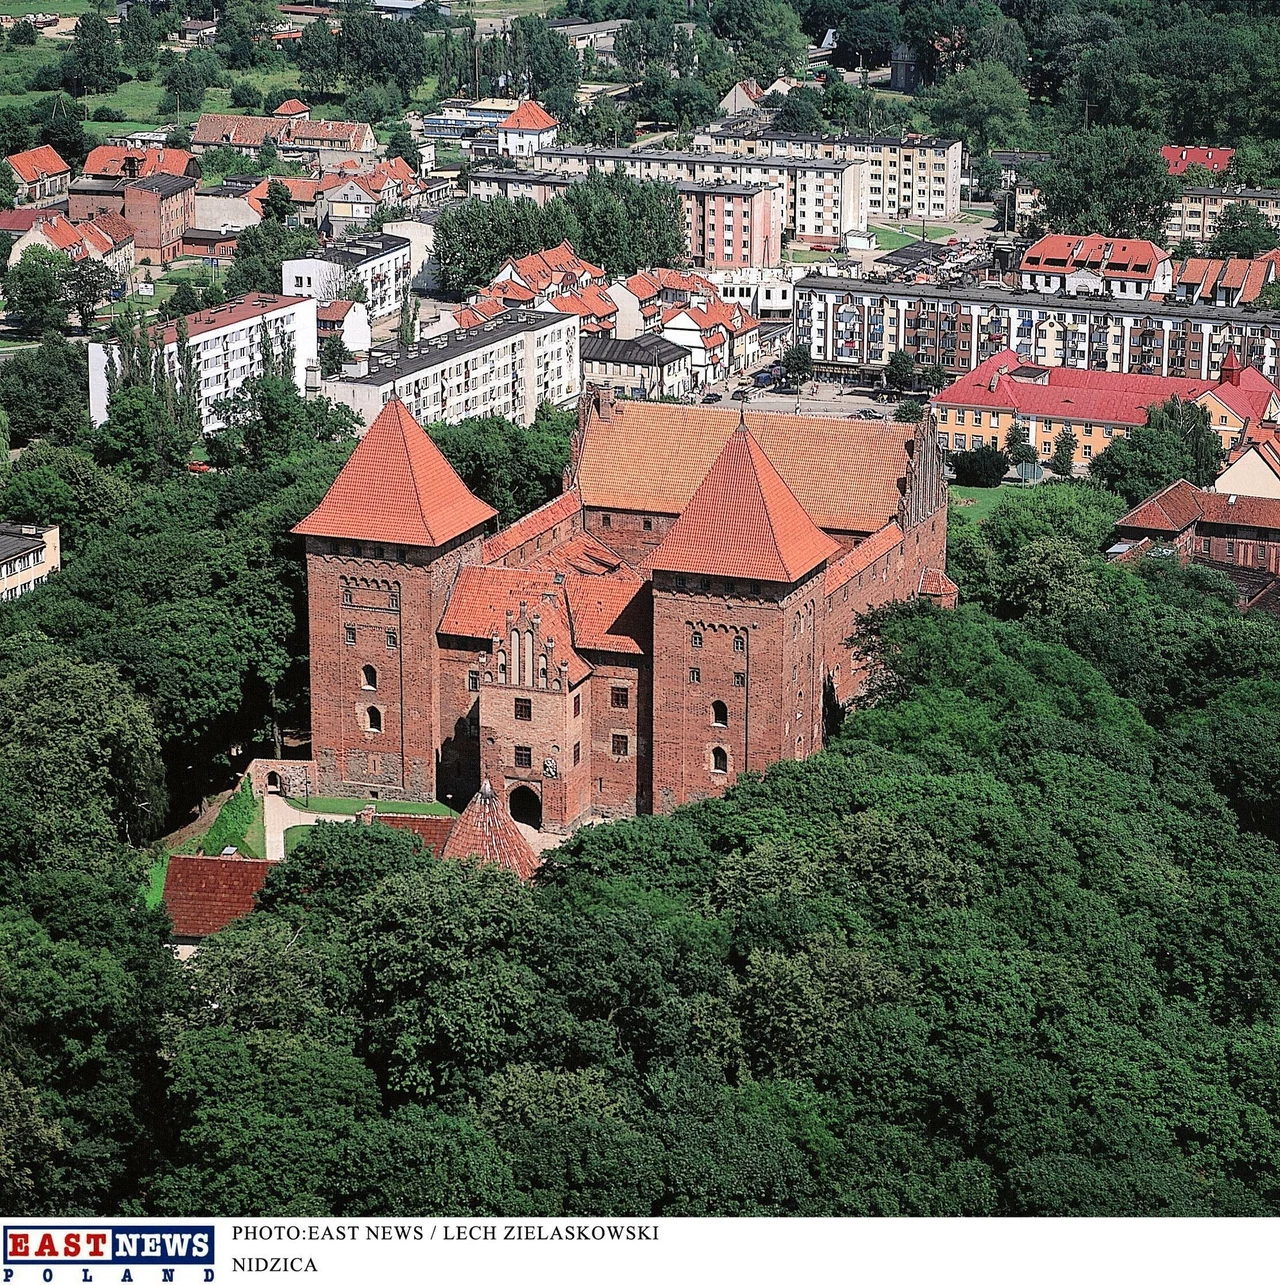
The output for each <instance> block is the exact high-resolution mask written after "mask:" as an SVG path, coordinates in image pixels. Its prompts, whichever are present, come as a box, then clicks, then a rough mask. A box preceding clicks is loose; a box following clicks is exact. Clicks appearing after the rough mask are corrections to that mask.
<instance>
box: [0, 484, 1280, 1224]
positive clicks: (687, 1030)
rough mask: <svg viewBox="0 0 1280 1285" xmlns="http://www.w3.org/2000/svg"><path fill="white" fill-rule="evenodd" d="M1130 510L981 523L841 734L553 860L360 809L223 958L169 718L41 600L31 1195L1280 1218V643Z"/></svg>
mask: <svg viewBox="0 0 1280 1285" xmlns="http://www.w3.org/2000/svg"><path fill="white" fill-rule="evenodd" d="M276 467H285V465H284V464H281V465H278V466H276ZM298 485H300V486H301V485H303V483H302V482H301V481H299V483H298ZM1122 506H1123V501H1121V500H1120V499H1119V498H1118V497H1115V496H1112V495H1109V494H1108V493H1106V492H1103V491H1101V490H1099V489H1097V487H1096V486H1094V485H1091V484H1087V483H1050V484H1045V485H1042V486H1040V487H1037V488H1035V489H1034V490H1033V491H1031V492H1030V493H1027V494H1014V495H1011V496H1009V497H1006V498H1004V499H1003V500H1002V501H1001V502H1000V503H999V504H998V505H997V507H996V508H995V509H994V511H993V513H992V515H991V516H990V517H989V518H988V519H987V520H986V521H985V522H983V523H982V524H980V525H977V524H973V523H970V522H968V521H966V520H965V517H964V514H963V511H962V510H960V511H957V512H956V513H954V514H953V519H952V523H953V530H952V563H951V565H952V568H953V572H952V573H953V575H955V577H956V579H957V580H958V581H959V582H960V584H961V586H962V589H963V591H964V596H965V599H966V605H964V606H962V607H961V608H960V609H958V610H956V611H954V612H941V611H937V610H934V609H932V608H929V607H925V606H901V607H898V608H895V609H893V610H890V611H887V612H884V613H882V614H880V615H878V616H877V617H876V618H874V619H873V620H870V621H868V622H867V624H868V630H867V632H866V634H865V638H866V646H867V650H868V658H869V661H870V662H871V663H872V664H873V665H874V669H873V673H874V675H875V677H874V681H873V683H872V685H871V688H870V690H869V693H868V697H867V699H866V700H865V701H864V702H862V704H861V706H860V707H859V708H856V709H854V710H851V711H849V712H848V714H847V716H846V717H845V719H844V721H843V725H842V726H840V727H838V728H836V727H833V728H832V734H831V743H830V747H829V748H828V749H827V750H826V751H825V752H823V753H822V754H820V755H818V756H816V757H815V758H813V759H811V760H809V761H808V762H804V763H783V764H779V765H778V766H776V767H775V768H773V769H771V770H770V771H769V772H768V773H767V774H766V775H765V777H764V778H763V779H752V778H749V779H745V780H743V781H741V782H739V784H738V785H737V786H736V787H735V788H734V789H733V790H732V791H731V792H730V793H729V795H728V797H726V798H725V799H723V800H718V801H712V802H706V803H702V804H697V805H694V806H691V807H687V808H684V809H681V810H680V811H678V812H677V813H675V814H674V815H671V816H667V817H660V818H640V819H637V820H634V821H626V822H619V823H614V824H609V825H602V826H596V827H591V828H589V829H587V830H584V831H582V832H580V833H579V834H577V835H576V836H574V837H573V838H572V839H571V840H569V841H568V842H567V843H566V844H565V845H563V846H562V847H561V848H560V849H559V850H557V851H556V852H555V853H554V854H553V856H552V858H551V860H550V861H549V863H548V865H547V866H546V867H545V869H544V871H543V872H542V873H541V875H540V877H539V878H538V880H537V881H536V883H535V885H534V886H533V887H525V886H523V885H521V884H519V883H518V882H517V881H516V880H515V879H514V878H512V877H511V876H509V875H507V874H505V873H503V872H501V871H499V870H497V869H495V868H491V867H476V866H473V865H469V864H461V863H452V862H440V861H436V860H435V859H433V858H431V857H430V856H428V855H426V854H424V853H423V852H422V850H421V849H420V848H419V847H418V846H417V845H416V842H415V841H414V840H413V839H412V838H411V837H409V836H407V835H404V834H402V833H399V832H394V831H391V830H387V829H383V828H380V827H373V828H366V827H356V826H331V827H324V826H322V827H319V828H318V829H317V830H316V832H315V833H314V834H313V835H312V836H311V837H310V838H309V839H308V840H307V841H306V842H304V844H303V845H302V846H301V847H300V848H299V849H298V850H297V852H296V853H295V854H294V855H293V856H292V857H291V858H290V860H289V862H288V863H287V864H285V865H283V866H281V867H278V868H276V869H274V870H273V871H272V872H271V874H270V876H269V878H268V881H267V886H266V888H265V889H264V891H263V893H262V895H261V898H260V904H259V909H258V910H257V911H256V912H255V913H254V914H253V915H252V916H250V917H249V918H247V919H245V920H242V921H240V922H239V923H237V924H235V925H233V926H232V927H231V928H229V929H227V930H226V931H224V932H223V933H221V934H219V935H218V936H217V937H216V938H214V939H212V940H210V941H209V942H208V943H207V944H206V945H205V947H204V948H203V949H202V950H201V951H200V953H199V954H198V955H197V957H196V960H195V962H194V963H193V964H192V965H191V966H189V967H187V968H186V969H181V968H179V967H178V966H177V965H176V964H174V963H173V961H172V960H171V959H170V957H169V955H168V953H167V951H166V950H165V947H164V940H165V933H166V928H167V924H166V921H165V917H164V914H163V912H162V911H154V912H151V911H147V910H145V909H144V908H143V905H142V903H141V901H140V899H139V896H138V892H137V889H138V883H139V880H140V877H141V868H142V858H141V857H140V855H139V853H138V851H137V848H136V846H135V845H136V844H137V842H138V840H137V839H136V837H135V827H136V821H135V818H137V817H138V816H139V815H142V814H144V813H145V810H146V805H147V803H148V800H154V799H155V798H156V795H157V791H159V790H161V789H162V785H161V775H160V774H161V755H160V748H159V745H160V729H158V728H157V726H156V723H155V720H154V718H153V716H152V714H151V713H150V711H149V709H148V708H147V706H146V705H145V704H144V703H143V702H141V701H140V700H139V699H138V697H137V696H136V695H134V694H133V692H132V691H131V690H130V689H129V687H128V685H127V683H126V682H125V681H124V680H123V679H122V678H121V676H120V673H119V670H118V669H117V668H116V667H115V665H113V664H109V663H105V662H101V661H95V660H89V659H86V658H84V657H79V656H74V655H69V654H67V652H66V651H64V650H63V648H64V647H66V646H67V645H68V644H67V642H66V641H65V640H64V641H63V642H62V643H61V644H59V643H51V642H49V641H48V639H47V637H45V636H43V635H41V634H38V633H33V632H31V630H32V629H33V628H34V627H35V626H36V625H37V624H38V623H40V622H38V621H37V620H35V619H33V618H32V617H30V616H26V615H24V616H22V617H19V618H18V619H17V623H19V624H21V625H22V627H23V628H24V630H25V632H23V633H12V632H10V633H9V636H8V637H7V639H6V641H5V642H4V644H3V645H2V646H0V718H3V719H4V720H5V723H6V734H5V735H3V736H0V745H4V746H5V747H6V748H5V750H4V751H3V755H4V757H3V759H2V760H0V776H3V778H4V779H5V781H6V783H8V784H10V785H11V786H12V787H13V788H7V789H4V790H2V791H0V798H2V799H3V800H4V804H3V811H0V861H2V862H3V864H2V865H0V871H2V874H0V878H2V880H3V897H2V899H0V905H2V906H3V909H0V1033H2V1035H3V1040H4V1047H5V1049H6V1051H7V1058H6V1063H5V1067H4V1069H3V1071H0V1153H2V1154H4V1155H6V1157H8V1158H9V1159H10V1163H8V1164H6V1165H3V1166H0V1203H2V1204H3V1205H4V1207H6V1208H9V1209H12V1210H15V1211H21V1212H24V1213H31V1214H35V1213H42V1212H53V1211H58V1212H61V1213H71V1212H90V1211H93V1212H104V1213H105V1212H123V1211H155V1212H165V1213H172V1214H190V1213H219V1214H237V1213H246V1214H247V1213H259V1214H261V1213H265V1212H270V1213H274V1214H323V1213H334V1214H344V1215H362V1214H369V1215H373V1214H384V1213H444V1212H451V1213H459V1214H462V1213H472V1214H482V1213H496V1212H502V1213H509V1214H510V1213H526V1214H586V1213H592V1214H605V1213H618V1214H645V1215H649V1214H668V1215H675V1214H701V1213H720V1214H763V1213H783V1214H815V1215H817V1214H858V1213H882V1214H991V1213H1003V1214H1044V1213H1053V1214H1065V1213H1078V1214H1125V1215H1132V1214H1142V1213H1152V1214H1155V1213H1168V1214H1174V1213H1177V1214H1205V1215H1208V1214H1267V1213H1275V1212H1276V1210H1277V1204H1278V1201H1280V1193H1278V1191H1277V1180H1278V1172H1277V1166H1278V1165H1280V1099H1277V1095H1276V1089H1275V1085H1276V1082H1277V1071H1278V1070H1280V1067H1278V1065H1277V1060H1278V1057H1280V1054H1278V1053H1277V1048H1276V1042H1275V1035H1274V1032H1275V1023H1276V1020H1277V1016H1278V1014H1280V940H1277V937H1278V933H1280V900H1278V898H1280V854H1278V852H1277V849H1276V846H1275V844H1276V840H1277V838H1280V810H1278V809H1277V798H1276V786H1275V784H1274V783H1275V781H1276V780H1277V779H1278V777H1280V774H1278V773H1277V771H1276V770H1275V768H1276V765H1275V763H1274V760H1275V756H1276V753H1277V750H1276V746H1277V745H1278V744H1280V672H1278V671H1280V648H1278V647H1277V641H1278V639H1277V627H1276V625H1275V624H1274V623H1273V622H1272V621H1271V619H1270V618H1268V617H1253V616H1242V615H1240V614H1239V612H1238V611H1237V610H1236V608H1235V607H1234V605H1233V602H1234V598H1233V593H1232V591H1231V588H1230V586H1229V585H1228V584H1227V583H1226V582H1225V581H1224V580H1222V579H1221V578H1220V577H1219V576H1218V575H1216V574H1215V573H1213V572H1209V571H1206V570H1203V569H1198V568H1187V569H1184V568H1181V567H1179V566H1177V565H1176V564H1170V563H1166V562H1162V561H1147V562H1144V563H1141V564H1138V565H1137V566H1136V567H1123V566H1117V565H1109V564H1107V563H1106V562H1105V561H1103V560H1102V559H1101V558H1100V556H1099V554H1098V549H1099V548H1100V547H1101V546H1102V544H1103V542H1104V541H1105V540H1106V538H1107V535H1108V533H1109V531H1110V529H1111V524H1112V523H1113V521H1114V519H1115V517H1116V516H1117V514H1118V512H1119V511H1120V509H1121V508H1122ZM68 575H70V573H68ZM54 615H55V618H56V613H54ZM9 619H10V621H11V622H12V620H13V617H12V616H10V617H9ZM33 706H34V707H35V709H34V711H33ZM98 708H101V709H103V710H105V711H107V713H106V714H105V715H104V716H103V717H102V718H101V719H100V720H95V719H94V718H92V717H86V716H85V715H86V714H87V712H88V711H90V710H91V709H98ZM33 713H34V715H35V717H33ZM19 721H21V723H22V724H23V730H22V734H21V736H19V735H18V723H19ZM33 726H35V727H38V728H41V729H45V728H47V731H45V730H42V732H41V734H40V735H39V736H38V737H36V738H34V739H33V735H32V730H31V729H32V727H33ZM36 768H39V769H40V771H39V772H37V771H35V770H34V769H36ZM73 768H74V775H72V769H73ZM54 783H56V786H57V788H46V785H48V786H50V787H52V785H53V784H54ZM152 806H157V804H156V803H155V802H153V803H152ZM32 836H34V838H33V837H32ZM45 836H52V839H53V840H56V842H54V841H52V840H51V841H46V839H45ZM55 1014H56V1018H55V1017H54V1016H53V1015H55Z"/></svg>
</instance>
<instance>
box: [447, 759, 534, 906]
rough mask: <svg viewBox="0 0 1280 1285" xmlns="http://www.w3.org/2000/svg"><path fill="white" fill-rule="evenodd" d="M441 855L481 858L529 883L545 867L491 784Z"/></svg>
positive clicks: (478, 795) (464, 815)
mask: <svg viewBox="0 0 1280 1285" xmlns="http://www.w3.org/2000/svg"><path fill="white" fill-rule="evenodd" d="M440 855H441V856H442V857H444V858H445V859H446V860H449V861H461V860H465V859H466V858H467V857H479V859H480V860H481V861H483V862H485V863H486V864H491V865H496V866H501V867H502V868H503V869H504V870H510V871H511V873H512V874H513V875H515V876H516V877H517V878H518V879H523V880H524V881H525V882H526V883H527V882H528V881H529V880H530V879H532V878H533V876H534V874H535V873H536V872H537V869H538V867H539V866H540V865H541V864H542V859H541V857H539V856H538V854H537V853H536V852H534V850H533V848H532V847H530V846H529V841H528V839H526V838H525V837H524V835H522V834H521V833H520V830H519V828H518V827H517V826H516V823H515V822H514V821H513V820H512V819H511V817H510V815H509V814H508V812H507V810H506V808H505V807H504V806H503V805H502V803H501V802H500V801H499V799H498V796H497V794H496V793H495V792H494V789H493V786H492V785H491V784H490V783H489V782H488V781H484V782H482V783H481V786H480V789H479V790H478V791H477V793H476V794H475V795H473V796H472V799H471V802H470V803H468V804H467V806H466V807H465V808H464V809H463V810H462V815H461V816H460V817H459V818H458V820H457V821H456V822H455V823H454V827H453V830H452V831H451V832H450V834H449V837H448V839H447V840H446V841H445V845H444V850H443V852H441V854H440Z"/></svg>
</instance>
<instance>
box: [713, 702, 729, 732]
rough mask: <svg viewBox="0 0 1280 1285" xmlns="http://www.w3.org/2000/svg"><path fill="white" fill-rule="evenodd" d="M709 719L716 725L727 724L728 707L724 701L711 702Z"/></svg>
mask: <svg viewBox="0 0 1280 1285" xmlns="http://www.w3.org/2000/svg"><path fill="white" fill-rule="evenodd" d="M711 721H712V722H713V723H714V724H715V725H716V726H717V727H728V726H729V707H728V706H727V705H726V704H725V703H724V701H712V702H711Z"/></svg>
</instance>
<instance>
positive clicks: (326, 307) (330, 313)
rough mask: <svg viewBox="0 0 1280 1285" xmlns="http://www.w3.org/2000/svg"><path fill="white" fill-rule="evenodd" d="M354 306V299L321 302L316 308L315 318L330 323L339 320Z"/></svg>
mask: <svg viewBox="0 0 1280 1285" xmlns="http://www.w3.org/2000/svg"><path fill="white" fill-rule="evenodd" d="M355 306H356V305H355V300H354V299H334V300H331V301H330V302H329V303H322V304H321V305H320V306H319V307H318V308H317V309H316V320H317V321H327V322H330V323H336V322H339V321H341V320H342V319H343V318H344V317H345V316H346V315H347V313H349V312H350V311H351V309H352V308H354V307H355Z"/></svg>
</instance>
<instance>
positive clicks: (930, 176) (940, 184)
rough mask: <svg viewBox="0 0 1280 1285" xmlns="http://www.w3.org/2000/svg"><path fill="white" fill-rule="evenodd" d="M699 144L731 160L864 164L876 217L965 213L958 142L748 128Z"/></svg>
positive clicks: (698, 138) (710, 134) (700, 137)
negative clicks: (755, 158) (749, 158)
mask: <svg viewBox="0 0 1280 1285" xmlns="http://www.w3.org/2000/svg"><path fill="white" fill-rule="evenodd" d="M693 143H694V146H695V147H705V148H707V149H708V150H709V151H711V152H715V153H719V154H722V155H726V156H740V157H780V158H786V159H791V160H827V161H845V162H848V161H863V162H864V163H865V164H866V166H867V172H866V184H867V211H868V213H869V214H870V215H871V217H872V218H881V219H954V218H955V217H956V216H957V215H958V214H959V213H960V161H961V156H962V153H963V151H964V148H963V145H962V144H961V143H960V142H959V141H958V140H957V139H954V138H928V137H925V136H924V135H922V134H907V135H905V136H904V137H902V138H894V137H880V138H872V137H868V136H866V135H856V134H845V135H841V136H838V137H833V136H829V135H826V134H784V133H781V132H779V131H775V130H769V129H762V128H760V127H759V126H758V125H752V124H743V125H738V126H730V127H728V128H725V129H721V130H715V129H714V128H712V129H710V130H708V131H707V132H706V133H701V134H697V135H695V136H694V140H693Z"/></svg>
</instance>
